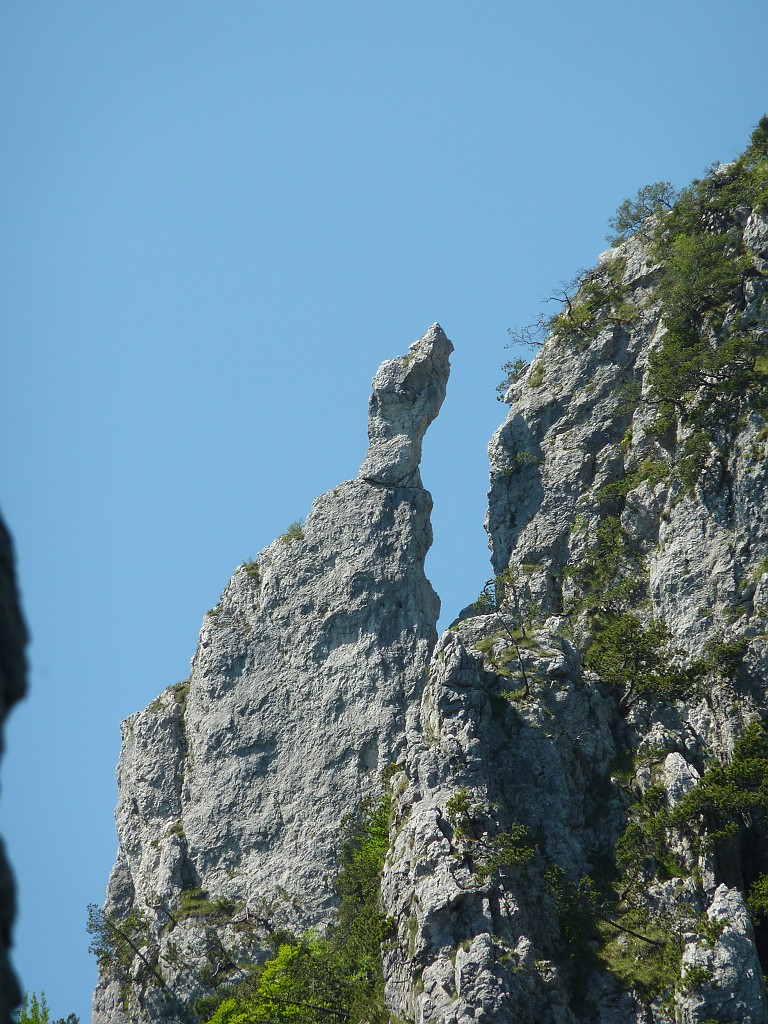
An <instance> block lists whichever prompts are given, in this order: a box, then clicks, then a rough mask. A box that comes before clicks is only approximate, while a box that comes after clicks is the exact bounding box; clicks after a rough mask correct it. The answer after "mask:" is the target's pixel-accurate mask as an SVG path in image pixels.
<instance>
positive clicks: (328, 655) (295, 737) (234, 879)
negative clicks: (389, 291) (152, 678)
mask: <svg viewBox="0 0 768 1024" xmlns="http://www.w3.org/2000/svg"><path fill="white" fill-rule="evenodd" d="M451 351H452V345H451V343H450V341H448V339H447V338H446V336H445V334H444V333H443V332H442V330H441V329H440V327H439V326H437V325H435V326H434V327H432V328H431V329H430V330H429V331H428V332H427V334H426V335H425V336H424V337H423V338H421V339H420V340H419V341H417V342H416V343H415V344H414V345H412V346H411V348H410V349H409V351H408V353H407V355H406V356H404V357H401V358H399V359H394V360H390V361H389V362H386V363H384V364H383V366H382V367H381V368H380V370H379V371H378V373H377V374H376V377H375V378H374V382H373V395H372V398H371V406H370V423H369V435H370V441H371V445H370V450H369V453H368V456H367V458H366V460H365V462H364V464H363V467H362V469H361V471H360V476H359V477H358V479H357V480H353V481H348V482H347V483H344V484H341V486H339V487H337V488H335V489H334V490H333V491H330V492H329V493H328V494H325V495H323V496H322V497H320V498H318V499H317V500H316V501H315V502H314V504H313V506H312V509H311V511H310V513H309V515H308V516H307V519H306V522H305V523H304V524H294V525H293V526H292V527H290V528H289V530H288V532H287V533H286V534H285V535H284V536H283V537H281V538H279V539H277V540H276V541H274V543H272V544H271V545H270V546H269V547H267V548H266V549H265V550H264V551H262V552H261V554H260V555H259V556H258V558H257V559H256V560H255V561H254V562H251V563H248V564H245V565H242V566H240V567H239V568H238V569H237V571H236V572H235V574H234V576H233V577H232V579H231V580H230V582H229V584H228V585H227V587H226V589H225V590H224V593H223V594H222V597H221V601H220V602H219V604H218V605H217V606H216V607H215V608H213V609H212V610H211V611H210V612H209V613H208V615H207V616H206V618H205V621H204V622H203V626H202V629H201V631H200V641H199V644H198V648H197V652H196V654H195V656H194V659H193V662H192V673H191V675H190V678H189V680H188V681H186V682H185V683H182V684H179V685H178V686H175V687H171V688H170V689H169V690H167V691H166V692H165V693H164V694H162V695H161V696H160V697H159V698H158V699H157V700H156V701H155V702H154V703H153V704H151V705H150V706H149V707H148V708H147V709H146V710H145V711H143V712H141V713H139V714H137V715H134V716H133V717H131V718H129V719H128V720H127V721H126V722H124V723H123V726H122V735H123V750H122V754H121V758H120V765H119V768H118V782H119V794H120V795H119V803H118V808H117V828H118V834H119V838H120V849H119V854H118V859H117V863H116V865H115V868H114V871H113V874H112V878H111V880H110V883H109V889H108V894H107V902H106V905H105V908H104V920H105V921H106V922H107V923H108V924H109V923H112V924H113V926H114V927H115V928H121V929H123V931H126V930H130V929H131V928H133V929H134V931H133V933H132V934H133V935H134V940H133V941H134V944H135V945H136V946H137V947H138V948H140V949H142V950H144V953H143V954H142V956H143V959H142V957H138V956H136V957H134V958H133V964H132V965H129V969H128V971H123V972H122V973H121V972H120V970H119V969H118V967H117V966H116V965H112V968H111V969H108V970H105V971H104V972H103V974H102V978H101V981H100V984H99V988H98V990H97V992H96V996H95V999H94V1021H96V1022H104V1024H106V1022H110V1024H115V1022H120V1021H126V1022H127V1021H129V1020H130V1021H150V1020H152V1021H154V1020H175V1019H186V1018H184V1016H183V1013H182V1009H181V1008H182V1007H184V1006H186V1005H188V1003H189V1001H190V1000H191V999H192V998H193V997H194V996H196V995H199V994H200V993H201V992H204V991H205V990H206V984H205V982H206V979H210V978H211V976H212V972H215V971H216V969H217V964H218V965H219V970H221V971H223V970H226V969H227V968H226V967H222V966H221V964H222V963H223V948H224V946H226V948H227V950H228V951H231V950H233V949H235V950H237V951H238V953H239V954H241V955H243V956H244V955H249V956H251V957H258V945H259V936H258V935H249V934H248V930H247V929H246V928H244V924H247V923H248V922H249V921H257V920H262V919H269V921H270V926H273V924H274V922H277V923H282V924H289V925H290V926H291V927H293V928H294V929H296V930H298V931H300V930H302V929H303V928H306V927H308V926H310V925H311V926H315V927H318V926H319V927H322V925H323V923H324V922H325V921H327V919H328V915H329V912H330V911H331V909H332V907H333V904H334V894H333V890H332V885H331V880H332V876H333V873H334V870H335V865H336V858H337V854H338V843H339V824H340V821H341V820H342V818H343V817H344V815H347V814H349V813H350V812H352V811H353V810H354V809H355V807H356V806H357V805H358V803H359V802H360V800H361V799H362V798H363V797H364V796H365V795H366V794H368V793H370V792H372V791H373V789H374V788H375V787H376V786H377V785H378V783H379V779H380V775H381V771H382V770H383V769H384V768H386V767H387V765H389V764H390V763H391V762H396V761H398V760H400V759H402V758H403V757H404V754H405V721H406V716H407V714H408V711H409V709H410V708H414V707H417V706H418V703H419V699H420V696H421V690H422V687H423V682H424V668H425V666H426V664H427V661H428V658H429V654H430V652H431V649H432V647H433V646H434V643H435V640H436V633H435V624H436V621H437V616H438V613H439V602H438V599H437V596H436V595H435V593H434V591H433V590H432V587H431V586H430V584H429V583H428V581H427V579H426V577H425V576H424V558H425V555H426V553H427V550H428V548H429V546H430V543H431V539H432V534H431V528H430V521H429V516H430V511H431V506H432V502H431V498H430V496H429V494H428V493H427V492H426V491H425V490H424V489H423V488H422V486H421V481H420V479H419V473H418V463H419V458H420V454H421V441H422V438H423V436H424V432H425V431H426V429H427V427H428V425H429V423H430V422H431V421H432V420H433V419H434V417H435V416H436V415H437V412H438V410H439V408H440V405H441V403H442V401H443V398H444V396H445V386H446V381H447V378H448V358H449V355H450V352H451ZM138 919H140V921H141V927H140V928H139V927H135V928H134V922H135V921H136V920H138ZM262 937H263V936H262ZM235 959H236V958H235ZM130 971H132V972H133V974H132V975H131V974H130ZM206 971H207V972H208V973H207V974H206ZM160 975H162V979H163V982H162V984H161V983H160V982H159V980H158V978H159V976H160Z"/></svg>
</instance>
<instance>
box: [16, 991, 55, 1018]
mask: <svg viewBox="0 0 768 1024" xmlns="http://www.w3.org/2000/svg"><path fill="white" fill-rule="evenodd" d="M16 1014H17V1015H16V1020H17V1021H18V1024H48V1022H49V1020H50V1017H51V1012H50V1010H49V1009H48V1004H47V1003H46V1001H45V992H41V993H40V998H39V999H38V997H37V995H36V993H34V992H33V993H32V995H30V994H29V992H27V993H26V994H25V995H24V999H23V1001H22V1004H21V1008H20V1009H19V1010H17V1011H16Z"/></svg>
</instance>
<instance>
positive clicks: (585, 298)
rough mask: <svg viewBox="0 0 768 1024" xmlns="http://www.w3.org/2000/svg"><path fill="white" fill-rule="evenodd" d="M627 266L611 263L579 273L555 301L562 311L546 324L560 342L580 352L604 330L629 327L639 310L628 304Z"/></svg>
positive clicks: (620, 262)
mask: <svg viewBox="0 0 768 1024" xmlns="http://www.w3.org/2000/svg"><path fill="white" fill-rule="evenodd" d="M625 266H626V263H625V261H624V260H623V259H613V260H610V261H609V262H607V263H605V264H604V265H602V266H600V267H598V268H597V269H595V270H592V271H589V272H582V273H580V274H578V275H577V276H576V278H575V279H574V280H573V281H572V282H571V283H570V284H567V285H566V286H565V287H563V288H562V289H561V293H560V295H559V296H557V298H559V299H560V301H562V302H563V304H564V306H565V308H564V309H563V310H562V311H561V312H560V313H559V314H557V315H556V316H554V317H552V319H551V320H549V321H548V322H547V326H548V328H549V329H550V330H551V331H552V334H553V335H554V336H555V337H556V338H558V339H559V340H560V341H565V342H569V343H570V344H573V345H575V346H576V347H577V348H583V347H584V346H585V345H588V344H589V343H590V342H591V341H594V339H595V338H596V337H597V336H598V334H599V333H600V331H601V330H603V328H604V327H606V326H610V325H611V324H613V325H618V326H620V325H625V324H631V323H632V322H633V321H634V320H636V319H637V316H638V309H637V307H636V306H635V305H633V303H632V302H631V301H630V300H631V294H632V292H631V288H630V287H629V285H626V284H624V283H623V274H624V269H625Z"/></svg>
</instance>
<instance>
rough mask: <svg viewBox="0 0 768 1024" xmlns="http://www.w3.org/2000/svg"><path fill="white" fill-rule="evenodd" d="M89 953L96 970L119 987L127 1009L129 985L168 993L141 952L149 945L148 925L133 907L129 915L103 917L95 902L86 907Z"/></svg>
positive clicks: (164, 984) (157, 972) (150, 962)
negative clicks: (137, 984) (146, 986)
mask: <svg viewBox="0 0 768 1024" xmlns="http://www.w3.org/2000/svg"><path fill="white" fill-rule="evenodd" d="M87 931H88V934H89V935H90V936H91V944H90V946H89V947H88V952H89V953H93V954H94V955H95V957H96V959H97V961H98V964H99V970H100V971H102V972H103V973H107V974H110V975H111V976H112V977H114V978H115V979H116V980H117V982H118V985H119V988H120V995H121V997H122V1000H123V1006H124V1008H125V1009H126V1010H128V1009H129V998H130V991H131V982H132V981H136V982H138V983H141V984H148V985H153V986H156V987H159V988H160V989H162V990H163V991H165V992H166V994H168V995H170V994H171V993H170V990H169V989H168V986H167V985H166V983H165V980H164V978H163V976H162V974H161V973H160V971H159V970H158V969H157V967H156V965H155V964H153V963H152V961H151V960H150V959H149V958H148V957H147V956H146V954H145V953H144V952H143V950H144V949H145V947H147V946H148V945H149V942H150V936H149V924H148V921H147V919H146V917H145V916H144V915H143V914H142V913H141V912H140V911H139V910H138V909H137V908H136V907H132V908H131V910H130V911H129V913H128V914H126V915H125V916H123V917H119V916H118V915H117V914H105V913H104V912H103V911H102V909H101V908H100V907H98V906H97V905H96V904H95V903H91V904H89V905H88V924H87Z"/></svg>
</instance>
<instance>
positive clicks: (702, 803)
mask: <svg viewBox="0 0 768 1024" xmlns="http://www.w3.org/2000/svg"><path fill="white" fill-rule="evenodd" d="M766 813H768V737H766V732H765V727H764V726H763V724H762V723H761V722H760V721H759V720H757V719H755V720H753V721H752V722H750V724H749V725H748V726H747V728H746V729H745V730H744V735H743V736H742V737H741V738H740V739H739V740H737V741H736V743H735V744H734V747H733V756H732V757H731V760H730V761H729V762H728V763H727V764H720V763H716V764H713V765H712V766H711V767H710V768H708V769H707V771H706V772H705V773H704V775H703V776H702V778H701V781H700V782H699V784H698V785H697V786H695V787H694V788H693V789H692V790H691V791H690V792H689V793H687V794H686V795H685V796H684V797H683V799H682V800H681V801H680V802H679V803H678V804H677V806H676V807H675V808H674V809H673V810H672V811H670V812H669V814H668V816H667V820H666V824H667V825H668V826H669V827H672V828H677V829H683V830H688V831H690V832H692V833H693V835H694V836H695V837H698V836H699V835H700V833H701V831H702V829H703V831H704V832H705V833H706V839H705V840H704V843H705V845H707V846H710V847H711V846H716V845H717V844H718V843H721V842H723V841H725V840H728V839H730V838H732V837H734V836H736V835H738V833H739V832H740V831H741V830H742V829H744V828H746V827H748V826H749V825H750V824H751V823H752V819H753V816H754V815H755V814H758V815H764V814H766Z"/></svg>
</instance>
